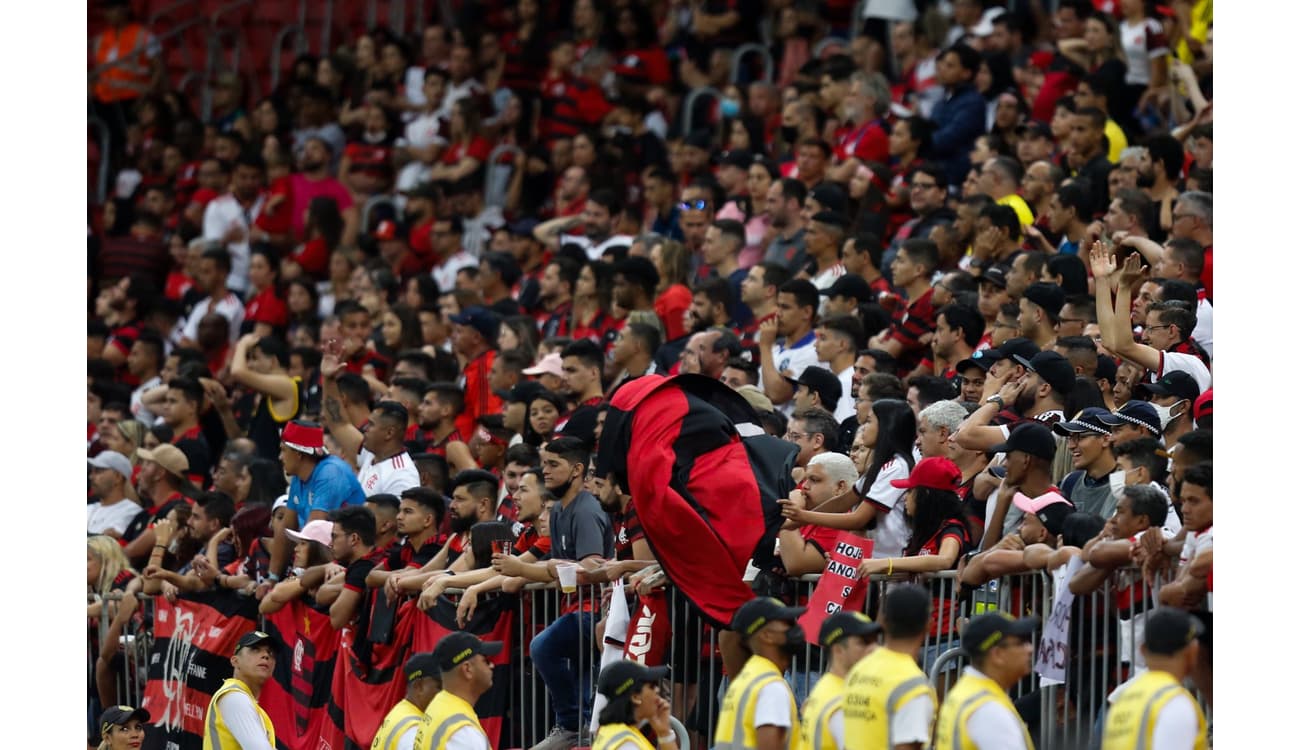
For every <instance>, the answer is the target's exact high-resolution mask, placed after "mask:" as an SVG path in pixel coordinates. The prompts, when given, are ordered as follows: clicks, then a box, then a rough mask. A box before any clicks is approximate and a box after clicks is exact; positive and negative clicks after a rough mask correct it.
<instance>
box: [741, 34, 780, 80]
mask: <svg viewBox="0 0 1300 750" xmlns="http://www.w3.org/2000/svg"><path fill="white" fill-rule="evenodd" d="M753 54H757V55H760V56H761V57H762V59H763V77H762V78H761V79H760V80H761V81H763V82H764V83H771V82H772V76H773V75H775V74H776V60H775V59H773V58H772V50H771V49H769V48H768V47H767V46H766V45H763V44H755V43H752V42H751V43H749V44H742V45H740V46H739V47H737V48H736V51H735V52H732V53H731V82H732V83H740V77H741V74H742V73H743V72H744V70H745V68H744V65H745V57H746V56H748V55H753Z"/></svg>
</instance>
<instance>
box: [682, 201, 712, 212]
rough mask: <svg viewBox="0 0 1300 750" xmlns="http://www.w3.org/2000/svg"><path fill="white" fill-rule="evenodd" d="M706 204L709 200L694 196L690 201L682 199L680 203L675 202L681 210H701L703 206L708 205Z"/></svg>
mask: <svg viewBox="0 0 1300 750" xmlns="http://www.w3.org/2000/svg"><path fill="white" fill-rule="evenodd" d="M708 205H709V202H708V201H706V200H704V199H703V198H696V199H695V200H692V201H682V202H681V203H678V204H677V207H678V208H680V209H681V210H683V211H703V210H704V209H705V208H707V207H708Z"/></svg>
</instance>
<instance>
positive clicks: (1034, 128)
mask: <svg viewBox="0 0 1300 750" xmlns="http://www.w3.org/2000/svg"><path fill="white" fill-rule="evenodd" d="M1016 135H1018V136H1020V137H1021V138H1024V137H1026V136H1028V137H1030V138H1051V137H1052V128H1051V127H1049V126H1048V125H1047V124H1046V123H1042V122H1039V121H1037V120H1030V121H1029V122H1022V123H1020V124H1019V125H1017V126H1016Z"/></svg>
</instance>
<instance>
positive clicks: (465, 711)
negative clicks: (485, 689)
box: [415, 690, 490, 750]
mask: <svg viewBox="0 0 1300 750" xmlns="http://www.w3.org/2000/svg"><path fill="white" fill-rule="evenodd" d="M426 713H428V714H429V720H428V721H427V722H424V723H422V724H421V725H420V727H419V728H418V729H416V730H415V748H416V750H447V740H450V739H451V736H452V735H453V734H455V733H456V732H458V731H460V730H461V729H464V728H465V727H474V728H475V729H477V730H478V731H479V733H480V734H482V735H483V740H484V741H485V742H486V741H487V732H484V731H483V725H482V724H479V723H478V715H477V714H475V713H474V707H473V706H471V705H470V704H469V703H467V702H466V701H465V699H464V698H461V697H459V696H456V695H452V694H451V693H449V692H447V691H446V690H443V691H442V692H440V693H438V694H437V695H435V696H434V697H433V700H432V701H431V702H430V703H429V708H428V710H427V711H426ZM489 744H490V743H489Z"/></svg>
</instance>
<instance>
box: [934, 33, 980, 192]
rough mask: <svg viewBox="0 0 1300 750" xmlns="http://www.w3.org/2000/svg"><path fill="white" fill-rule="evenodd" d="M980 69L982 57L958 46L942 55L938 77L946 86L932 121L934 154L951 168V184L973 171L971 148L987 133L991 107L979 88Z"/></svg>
mask: <svg viewBox="0 0 1300 750" xmlns="http://www.w3.org/2000/svg"><path fill="white" fill-rule="evenodd" d="M979 69H980V54H979V53H978V52H976V51H975V50H974V49H972V48H970V47H969V46H967V45H965V44H961V43H957V44H954V45H952V46H951V47H949V48H948V49H946V50H944V51H943V52H942V53H940V55H939V62H938V65H937V69H936V72H937V77H938V79H939V83H941V84H943V87H944V98H943V101H941V102H939V103H938V104H937V105H936V106H935V108H934V112H933V113H932V114H931V115H930V119H931V120H933V121H934V133H932V134H931V135H930V153H931V155H932V156H934V157H935V158H936V159H937V160H939V161H940V162H943V163H945V164H947V165H948V184H950V185H960V184H961V183H962V181H963V180H964V179H966V172H967V170H969V169H970V155H969V154H970V149H971V147H972V146H974V145H975V139H976V138H978V137H979V136H981V135H983V134H984V132H985V118H986V116H987V115H986V112H987V108H986V106H985V103H984V97H983V96H980V92H979V91H977V90H976V89H975V74H977V73H978V72H979Z"/></svg>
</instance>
